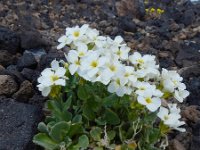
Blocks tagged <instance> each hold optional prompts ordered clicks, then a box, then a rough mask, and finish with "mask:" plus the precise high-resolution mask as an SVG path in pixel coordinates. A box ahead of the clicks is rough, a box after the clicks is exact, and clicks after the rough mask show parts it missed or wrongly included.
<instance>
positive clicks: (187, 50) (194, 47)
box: [176, 42, 200, 67]
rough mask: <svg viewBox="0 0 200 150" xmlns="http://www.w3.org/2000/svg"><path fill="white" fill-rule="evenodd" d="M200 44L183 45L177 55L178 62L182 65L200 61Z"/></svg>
mask: <svg viewBox="0 0 200 150" xmlns="http://www.w3.org/2000/svg"><path fill="white" fill-rule="evenodd" d="M199 50H200V44H199V43H192V42H189V43H184V44H182V45H181V50H180V51H179V52H178V54H177V57H176V63H177V64H178V65H180V66H184V67H186V66H191V65H192V64H198V63H199V61H200V52H199Z"/></svg>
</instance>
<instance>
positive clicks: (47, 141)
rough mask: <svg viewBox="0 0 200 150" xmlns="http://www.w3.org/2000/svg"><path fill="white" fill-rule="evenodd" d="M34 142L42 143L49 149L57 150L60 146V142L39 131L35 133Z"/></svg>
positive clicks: (41, 144)
mask: <svg viewBox="0 0 200 150" xmlns="http://www.w3.org/2000/svg"><path fill="white" fill-rule="evenodd" d="M33 143H35V144H37V145H40V146H42V147H43V148H45V149H47V150H55V149H56V148H57V147H58V144H57V143H56V142H55V141H53V140H52V139H51V138H50V137H49V136H48V135H46V134H45V133H38V134H37V135H35V136H34V137H33Z"/></svg>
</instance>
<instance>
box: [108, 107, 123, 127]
mask: <svg viewBox="0 0 200 150" xmlns="http://www.w3.org/2000/svg"><path fill="white" fill-rule="evenodd" d="M105 121H106V123H107V124H110V125H117V124H119V123H120V119H119V117H118V115H117V114H116V113H115V112H113V111H112V110H111V109H108V108H107V109H106V112H105Z"/></svg>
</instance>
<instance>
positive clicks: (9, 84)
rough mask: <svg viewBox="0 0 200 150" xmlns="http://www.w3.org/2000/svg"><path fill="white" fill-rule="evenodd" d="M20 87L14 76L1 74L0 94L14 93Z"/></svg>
mask: <svg viewBox="0 0 200 150" xmlns="http://www.w3.org/2000/svg"><path fill="white" fill-rule="evenodd" d="M17 89H18V85H17V83H16V82H15V80H14V79H13V78H12V76H9V75H0V95H8V96H9V95H12V94H13V93H14V92H16V91H17Z"/></svg>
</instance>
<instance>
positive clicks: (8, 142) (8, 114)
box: [0, 98, 42, 150]
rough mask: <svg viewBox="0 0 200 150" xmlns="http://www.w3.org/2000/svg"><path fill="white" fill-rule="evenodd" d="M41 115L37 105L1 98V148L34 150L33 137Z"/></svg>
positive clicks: (7, 149) (5, 149)
mask: <svg viewBox="0 0 200 150" xmlns="http://www.w3.org/2000/svg"><path fill="white" fill-rule="evenodd" d="M41 116H42V115H41V110H40V108H38V107H36V106H33V105H29V104H24V103H19V102H15V101H14V100H12V99H7V98H0V133H1V134H0V149H1V150H33V149H34V148H33V144H32V137H33V135H34V134H35V131H36V126H37V124H38V122H39V121H40V120H41Z"/></svg>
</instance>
